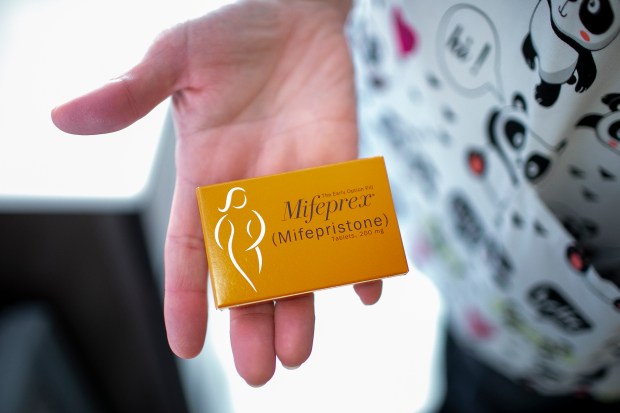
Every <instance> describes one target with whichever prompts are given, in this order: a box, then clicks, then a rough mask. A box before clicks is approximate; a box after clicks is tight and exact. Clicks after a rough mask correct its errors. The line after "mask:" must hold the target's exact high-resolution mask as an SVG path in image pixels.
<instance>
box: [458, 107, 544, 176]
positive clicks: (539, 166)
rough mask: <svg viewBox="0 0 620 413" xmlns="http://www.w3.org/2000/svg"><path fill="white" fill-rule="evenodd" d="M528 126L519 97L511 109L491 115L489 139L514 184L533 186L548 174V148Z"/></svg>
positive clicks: (506, 108) (507, 108) (504, 109)
mask: <svg viewBox="0 0 620 413" xmlns="http://www.w3.org/2000/svg"><path fill="white" fill-rule="evenodd" d="M527 125H528V119H527V113H526V112H525V102H524V101H523V98H522V97H520V96H518V97H515V100H514V102H513V105H512V106H508V107H505V108H503V109H502V110H499V111H496V112H494V114H493V116H492V117H491V121H490V124H489V126H490V127H489V134H490V136H489V137H490V140H491V144H492V145H493V147H494V149H495V150H496V151H497V152H498V154H499V155H500V157H501V159H502V160H503V162H504V163H505V165H506V167H507V168H508V171H509V173H510V175H511V176H512V177H513V180H514V181H519V180H520V179H521V178H525V179H526V180H527V181H529V182H535V181H537V180H538V179H539V178H541V177H542V176H543V175H544V174H545V173H546V172H547V171H548V169H549V167H550V166H551V161H550V159H549V157H548V156H547V154H548V152H549V147H548V145H547V144H546V143H545V142H544V140H543V139H541V138H540V137H539V136H538V135H537V134H535V133H534V132H533V131H532V130H530V129H529V127H528V126H527ZM470 161H471V160H470Z"/></svg>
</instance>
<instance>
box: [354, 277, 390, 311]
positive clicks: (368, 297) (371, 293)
mask: <svg viewBox="0 0 620 413" xmlns="http://www.w3.org/2000/svg"><path fill="white" fill-rule="evenodd" d="M353 288H354V289H355V292H356V293H357V295H358V296H359V297H360V299H361V300H362V303H364V304H366V305H372V304H375V303H376V302H377V301H379V298H381V291H382V290H383V282H382V281H381V280H377V281H369V282H365V283H361V284H355V285H354V286H353Z"/></svg>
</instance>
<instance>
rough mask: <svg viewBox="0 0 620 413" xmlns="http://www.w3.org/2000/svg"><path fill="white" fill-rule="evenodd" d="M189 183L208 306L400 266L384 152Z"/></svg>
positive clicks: (395, 271) (403, 263)
mask: <svg viewBox="0 0 620 413" xmlns="http://www.w3.org/2000/svg"><path fill="white" fill-rule="evenodd" d="M196 192H197V195H198V205H199V207H200V215H201V220H202V228H203V234H204V239H205V247H206V252H207V260H208V262H209V271H210V276H211V282H212V287H213V295H214V297H215V305H216V307H217V308H225V307H232V306H238V305H244V304H249V303H255V302H260V301H267V300H275V299H277V298H282V297H288V296H293V295H297V294H303V293H307V292H311V291H315V290H320V289H324V288H329V287H335V286H341V285H345V284H354V283H359V282H364V281H370V280H375V279H380V278H384V277H388V276H392V275H402V274H405V273H407V272H408V271H409V268H408V266H407V260H406V257H405V252H404V249H403V244H402V240H401V236H400V230H399V228H398V221H397V219H396V213H395V212H394V205H393V203H392V195H391V192H390V187H389V183H388V179H387V173H386V170H385V164H384V161H383V158H380V157H377V158H368V159H359V160H355V161H349V162H343V163H338V164H334V165H328V166H322V167H318V168H311V169H305V170H299V171H294V172H288V173H283V174H278V175H271V176H266V177H261V178H251V179H246V180H240V181H234V182H227V183H223V184H217V185H210V186H204V187H200V188H198V189H197V190H196Z"/></svg>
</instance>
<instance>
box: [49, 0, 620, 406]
mask: <svg viewBox="0 0 620 413" xmlns="http://www.w3.org/2000/svg"><path fill="white" fill-rule="evenodd" d="M618 15H620V3H618V2H617V1H615V0H598V1H597V0H570V1H558V0H547V1H542V0H540V1H539V0H528V1H523V2H506V1H500V2H498V1H492V0H475V1H474V0H472V1H470V2H455V1H450V2H434V3H432V4H431V3H428V2H420V1H415V0H359V1H358V2H357V3H356V5H355V7H354V8H353V9H352V10H351V4H350V3H349V2H348V1H347V0H240V1H239V2H237V3H234V4H232V5H230V6H227V7H224V8H222V9H219V10H218V11H216V12H213V13H210V14H207V15H205V16H203V17H201V18H198V19H196V20H192V21H189V22H186V23H184V24H181V25H178V26H176V27H174V28H172V29H170V30H168V31H166V32H164V33H163V34H162V35H161V36H160V37H159V38H158V39H157V40H156V41H155V42H154V44H153V45H152V47H151V48H150V49H149V51H148V52H147V54H146V56H145V57H144V58H143V59H142V61H141V62H140V63H139V64H138V65H137V66H135V67H134V68H132V69H131V70H129V71H128V72H127V73H126V74H124V75H122V76H120V77H119V78H118V79H115V80H114V81H112V82H110V83H108V84H106V85H104V86H103V87H101V88H100V89H97V90H95V91H92V92H90V93H88V94H86V95H84V96H82V97H79V98H76V99H75V100H73V101H70V102H68V103H66V104H64V105H61V106H59V107H57V108H55V109H54V110H53V112H52V117H53V120H54V122H55V124H56V125H57V126H58V127H59V128H61V129H63V130H65V131H67V132H71V133H77V134H95V133H106V132H111V131H116V130H119V129H122V128H124V127H127V126H129V125H130V124H131V123H133V122H134V121H136V120H137V119H139V118H141V117H142V116H145V115H146V114H147V113H148V112H149V110H150V109H152V108H153V107H154V106H155V105H157V104H158V103H159V102H161V101H162V100H164V99H165V98H167V97H168V96H172V105H173V110H174V112H173V115H174V120H175V126H176V130H177V135H178V140H177V152H176V157H177V158H176V159H177V181H176V189H175V196H174V200H173V207H172V212H171V218H170V224H169V230H168V236H167V242H166V254H165V255H166V256H165V259H166V282H165V290H166V291H165V302H164V304H165V318H166V325H167V330H168V337H169V341H170V345H171V348H172V349H173V350H174V352H175V353H176V354H178V355H179V356H182V357H191V356H193V355H196V354H197V353H198V352H199V351H200V348H201V346H202V342H203V339H204V334H205V328H206V303H205V297H206V294H205V288H206V272H207V269H206V262H205V258H204V251H203V242H202V237H201V234H200V224H199V217H198V212H197V207H196V201H195V197H194V189H195V187H197V186H200V185H205V184H209V183H215V182H220V181H227V180H233V179H239V178H244V177H248V176H255V175H264V174H270V173H275V172H281V171H286V170H291V169H297V168H302V167H308V166H314V165H319V164H323V163H330V162H335V161H341V160H346V159H352V158H355V157H356V156H358V155H359V154H362V155H364V154H370V153H381V154H383V155H384V156H385V157H386V160H387V161H388V165H389V169H390V176H391V182H392V185H393V188H394V195H395V199H396V202H397V206H398V211H399V214H400V217H401V223H402V227H403V232H404V233H406V235H407V238H410V239H411V240H412V241H411V243H410V244H409V245H408V251H409V253H410V256H411V258H412V260H413V261H414V263H415V264H416V266H417V267H418V268H419V269H420V270H422V271H423V272H424V273H426V274H428V275H429V276H432V277H433V279H434V280H436V282H437V285H438V286H439V287H440V289H441V290H442V292H443V294H444V296H445V302H446V303H447V304H448V306H447V307H448V316H449V329H448V330H449V331H448V334H447V341H446V349H445V354H446V377H447V391H446V397H445V402H444V404H443V405H442V406H441V411H443V412H522V411H528V412H554V411H562V412H569V411H576V412H577V411H580V412H585V411H588V412H604V411H616V410H617V409H618V408H619V407H620V404H618V403H619V402H618V400H620V289H619V288H618V286H619V284H618V282H620V277H619V275H620V271H619V270H620V236H618V234H619V233H620V232H619V230H620V228H619V226H620V221H618V220H616V219H614V216H613V215H614V212H615V208H614V207H615V205H616V204H617V203H618V201H620V190H619V189H620V188H619V186H618V182H619V179H620V162H619V160H620V158H618V156H619V155H620V149H619V146H618V143H619V142H618V141H619V139H620V133H619V131H620V121H619V115H618V107H619V102H620V72H618V71H617V70H615V64H614V63H615V60H616V59H615V58H616V57H617V56H618V55H619V54H620V49H619V48H620V42H619V41H618V40H616V37H617V34H618V31H620V19H618V18H617V17H616V16H618ZM347 22H348V24H347ZM345 27H346V30H345ZM358 136H360V142H359V143H358ZM356 291H357V293H358V294H359V295H360V297H361V300H362V301H363V302H364V303H366V304H372V303H374V302H376V301H377V300H378V299H379V297H380V294H381V284H380V283H379V282H374V283H369V284H363V285H358V286H356ZM313 326H314V324H313V299H312V296H311V295H306V296H302V297H298V298H294V299H288V300H282V301H278V302H276V303H275V304H271V303H269V304H260V305H255V306H249V307H246V308H240V309H235V310H234V311H233V312H231V345H232V348H233V353H234V357H235V364H236V366H237V370H238V372H239V374H240V375H241V376H242V377H243V378H244V379H245V380H246V381H247V382H248V383H250V384H252V385H258V384H262V383H265V382H266V381H267V380H269V378H270V377H271V376H272V375H273V372H274V366H275V361H276V358H277V359H279V360H280V361H281V362H282V363H283V364H284V365H288V366H296V365H299V364H301V363H303V362H304V361H305V360H306V359H307V357H308V356H309V354H310V351H311V348H312V337H313Z"/></svg>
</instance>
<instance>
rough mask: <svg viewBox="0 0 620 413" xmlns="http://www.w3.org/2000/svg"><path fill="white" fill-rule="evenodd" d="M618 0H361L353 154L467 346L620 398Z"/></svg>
mask: <svg viewBox="0 0 620 413" xmlns="http://www.w3.org/2000/svg"><path fill="white" fill-rule="evenodd" d="M619 31H620V0H589V1H588V0H571V1H556V0H541V1H537V0H529V1H525V0H524V1H518V2H517V1H507V0H486V1H485V0H479V1H470V2H458V1H438V2H423V1H417V0H358V2H357V4H356V5H355V8H354V10H353V11H352V13H351V16H350V21H349V25H348V28H347V33H348V37H349V41H350V45H351V49H352V54H353V58H354V62H355V68H356V82H357V89H358V98H359V122H360V134H361V149H360V150H361V155H362V156H365V155H371V154H377V153H378V154H382V155H384V156H385V158H386V161H387V164H388V168H389V170H390V176H391V179H392V185H393V189H394V196H395V200H396V203H397V208H398V211H399V214H400V219H401V223H402V226H403V234H404V237H405V239H406V240H407V244H408V246H407V248H408V252H409V255H410V258H411V259H412V261H413V263H414V264H415V266H416V267H417V268H418V269H419V270H420V271H422V272H423V273H425V274H428V275H429V276H431V277H432V278H433V279H434V280H435V281H436V283H437V285H438V286H439V287H440V290H441V291H442V293H443V294H444V296H445V302H446V303H449V309H448V311H449V313H450V320H451V326H452V330H453V332H454V334H455V335H456V336H457V338H458V339H459V340H460V341H461V342H462V344H463V345H464V346H466V347H467V348H468V349H470V350H471V351H472V352H474V353H475V354H476V355H477V356H478V357H479V358H480V359H482V360H483V361H485V362H486V363H488V364H489V365H491V366H492V367H494V368H495V369H496V370H498V371H500V372H503V373H504V374H505V375H507V376H508V377H509V378H511V379H512V380H514V381H515V382H517V383H521V384H523V385H525V386H529V387H531V388H532V389H534V390H536V391H538V392H540V393H542V394H549V395H552V394H553V395H565V394H573V393H575V394H579V395H582V396H583V395H586V396H591V397H595V398H597V399H602V400H617V399H620V216H617V215H618V211H619V210H620V68H619V66H618V62H619V61H620V39H619V38H618V37H619V36H618V32H619Z"/></svg>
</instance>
